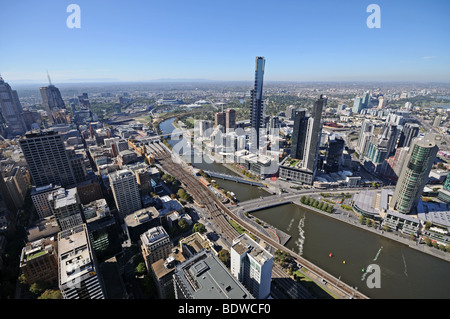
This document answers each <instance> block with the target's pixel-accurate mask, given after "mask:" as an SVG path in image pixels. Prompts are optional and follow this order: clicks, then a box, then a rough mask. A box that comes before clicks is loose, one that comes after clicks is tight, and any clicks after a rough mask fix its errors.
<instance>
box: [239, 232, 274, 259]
mask: <svg viewBox="0 0 450 319" xmlns="http://www.w3.org/2000/svg"><path fill="white" fill-rule="evenodd" d="M231 248H232V249H234V250H235V251H236V252H237V253H238V254H239V255H242V254H245V253H247V254H248V255H250V256H252V257H253V259H255V260H256V261H257V262H258V263H259V264H260V265H263V264H264V263H265V262H266V261H268V260H270V259H272V258H273V256H272V255H271V254H270V253H269V252H268V251H267V250H265V249H264V248H262V247H261V246H260V245H259V244H258V243H257V242H255V241H254V240H253V239H251V238H250V237H249V236H248V235H247V234H245V233H244V234H242V235H240V236H238V237H237V238H235V239H234V240H233V245H232V246H231Z"/></svg>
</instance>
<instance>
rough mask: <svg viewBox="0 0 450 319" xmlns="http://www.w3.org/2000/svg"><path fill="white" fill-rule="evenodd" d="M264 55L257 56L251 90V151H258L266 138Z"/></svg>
mask: <svg viewBox="0 0 450 319" xmlns="http://www.w3.org/2000/svg"><path fill="white" fill-rule="evenodd" d="M264 67H265V59H264V57H256V60H255V82H254V88H253V89H252V90H251V92H250V95H251V106H250V126H251V131H250V144H251V145H250V151H251V152H252V153H256V152H258V151H259V148H260V147H261V146H264V145H263V143H262V141H263V140H264V138H263V136H261V133H262V132H263V131H264V129H265V124H266V123H265V121H264V119H265V102H264V100H263V80H264Z"/></svg>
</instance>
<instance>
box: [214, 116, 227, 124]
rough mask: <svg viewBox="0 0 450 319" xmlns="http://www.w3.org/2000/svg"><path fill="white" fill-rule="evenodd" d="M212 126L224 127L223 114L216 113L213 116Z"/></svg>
mask: <svg viewBox="0 0 450 319" xmlns="http://www.w3.org/2000/svg"><path fill="white" fill-rule="evenodd" d="M214 124H215V126H218V125H221V126H222V127H225V125H226V116H225V112H217V113H216V114H215V115H214Z"/></svg>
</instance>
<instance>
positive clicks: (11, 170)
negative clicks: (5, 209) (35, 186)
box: [3, 165, 28, 210]
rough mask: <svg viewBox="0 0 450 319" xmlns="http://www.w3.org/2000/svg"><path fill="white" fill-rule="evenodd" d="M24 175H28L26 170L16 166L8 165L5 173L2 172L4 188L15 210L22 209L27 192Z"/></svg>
mask: <svg viewBox="0 0 450 319" xmlns="http://www.w3.org/2000/svg"><path fill="white" fill-rule="evenodd" d="M24 173H25V174H28V173H27V171H26V169H25V168H22V167H20V166H17V165H8V167H7V169H6V171H3V176H4V181H5V184H6V188H7V189H8V192H9V196H10V197H11V199H12V201H13V202H14V207H15V210H18V209H20V208H22V207H23V205H24V201H25V196H26V195H27V192H28V183H27V179H26V177H25V174H24Z"/></svg>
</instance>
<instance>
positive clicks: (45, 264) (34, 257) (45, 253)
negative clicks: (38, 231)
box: [20, 237, 58, 285]
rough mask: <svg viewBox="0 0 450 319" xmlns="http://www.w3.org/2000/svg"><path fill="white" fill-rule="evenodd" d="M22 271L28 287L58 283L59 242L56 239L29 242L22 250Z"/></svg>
mask: <svg viewBox="0 0 450 319" xmlns="http://www.w3.org/2000/svg"><path fill="white" fill-rule="evenodd" d="M20 270H21V271H22V273H23V274H24V276H25V279H26V280H27V283H28V285H32V284H34V283H44V282H45V283H51V284H56V283H57V282H58V242H57V240H56V238H55V237H49V238H43V239H39V240H36V241H33V242H29V243H27V244H26V246H25V247H23V248H22V253H21V255H20Z"/></svg>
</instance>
